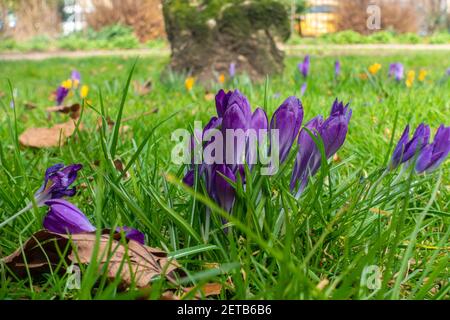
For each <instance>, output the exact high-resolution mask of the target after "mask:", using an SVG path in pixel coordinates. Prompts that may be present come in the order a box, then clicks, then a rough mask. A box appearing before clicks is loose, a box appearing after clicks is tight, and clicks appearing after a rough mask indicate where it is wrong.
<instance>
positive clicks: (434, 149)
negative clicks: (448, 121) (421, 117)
mask: <svg viewBox="0 0 450 320" xmlns="http://www.w3.org/2000/svg"><path fill="white" fill-rule="evenodd" d="M449 153H450V127H445V126H444V125H441V126H440V127H439V129H438V130H437V132H436V135H435V137H434V141H433V143H432V144H429V145H427V146H426V147H424V148H423V149H422V151H421V152H420V154H419V156H418V158H417V163H416V168H415V169H416V171H417V172H418V173H422V172H425V171H426V172H432V171H434V170H436V169H437V168H438V167H439V165H440V164H441V163H442V162H444V160H445V159H446V158H447V156H448V155H449Z"/></svg>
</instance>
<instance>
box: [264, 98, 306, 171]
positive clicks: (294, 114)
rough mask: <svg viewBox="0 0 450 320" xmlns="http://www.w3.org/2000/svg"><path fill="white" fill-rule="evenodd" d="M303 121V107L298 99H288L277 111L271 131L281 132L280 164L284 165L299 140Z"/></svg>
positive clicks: (271, 123) (271, 124)
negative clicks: (296, 140)
mask: <svg viewBox="0 0 450 320" xmlns="http://www.w3.org/2000/svg"><path fill="white" fill-rule="evenodd" d="M302 121H303V106H302V103H301V102H300V100H299V99H297V98H296V97H289V98H287V99H286V100H285V101H284V102H283V104H282V105H281V106H280V107H279V108H278V109H277V110H276V111H275V113H274V114H273V117H272V120H271V121H270V130H278V131H279V143H280V145H279V150H280V163H283V162H284V161H285V160H286V158H287V156H288V155H289V151H290V150H291V148H292V145H293V143H294V141H295V139H296V138H297V135H298V132H299V130H300V127H301V126H302Z"/></svg>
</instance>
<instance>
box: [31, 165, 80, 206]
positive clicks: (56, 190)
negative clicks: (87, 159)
mask: <svg viewBox="0 0 450 320" xmlns="http://www.w3.org/2000/svg"><path fill="white" fill-rule="evenodd" d="M82 167H83V166H82V165H81V164H72V165H69V166H67V167H64V165H63V164H56V165H54V166H52V167H50V168H48V169H47V170H46V172H45V178H44V184H43V185H42V186H41V187H40V188H39V190H38V191H37V192H36V193H35V195H34V196H35V199H36V202H37V205H38V206H43V205H44V202H45V201H47V200H50V199H59V198H62V197H65V196H67V197H72V196H74V195H75V193H76V189H75V188H71V189H69V187H70V185H71V184H72V183H73V182H74V181H75V180H76V178H77V175H78V171H79V170H81V169H82Z"/></svg>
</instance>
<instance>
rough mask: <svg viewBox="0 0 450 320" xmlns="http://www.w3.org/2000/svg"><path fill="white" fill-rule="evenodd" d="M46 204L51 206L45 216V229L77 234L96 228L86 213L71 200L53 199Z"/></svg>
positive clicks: (92, 230)
mask: <svg viewBox="0 0 450 320" xmlns="http://www.w3.org/2000/svg"><path fill="white" fill-rule="evenodd" d="M45 204H46V205H47V206H49V207H50V208H49V211H48V213H47V215H46V216H45V218H44V228H45V229H47V230H49V231H51V232H55V233H60V234H77V233H84V232H94V231H95V230H96V229H95V227H94V226H93V225H92V224H91V223H90V222H89V219H88V218H87V217H86V216H85V215H84V213H83V212H81V210H80V209H78V208H77V207H76V206H74V205H73V204H71V203H70V202H68V201H66V200H63V199H53V200H48V201H46V202H45Z"/></svg>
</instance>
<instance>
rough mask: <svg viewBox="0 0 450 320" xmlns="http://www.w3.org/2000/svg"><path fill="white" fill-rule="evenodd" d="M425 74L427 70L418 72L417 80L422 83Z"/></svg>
mask: <svg viewBox="0 0 450 320" xmlns="http://www.w3.org/2000/svg"><path fill="white" fill-rule="evenodd" d="M427 74H428V72H427V70H425V69H422V70H420V72H419V77H418V78H417V79H419V81H420V82H424V81H425V78H426V77H427Z"/></svg>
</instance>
